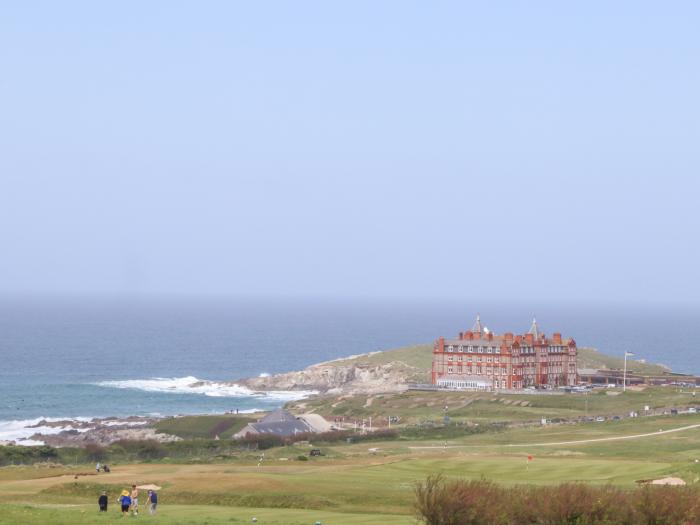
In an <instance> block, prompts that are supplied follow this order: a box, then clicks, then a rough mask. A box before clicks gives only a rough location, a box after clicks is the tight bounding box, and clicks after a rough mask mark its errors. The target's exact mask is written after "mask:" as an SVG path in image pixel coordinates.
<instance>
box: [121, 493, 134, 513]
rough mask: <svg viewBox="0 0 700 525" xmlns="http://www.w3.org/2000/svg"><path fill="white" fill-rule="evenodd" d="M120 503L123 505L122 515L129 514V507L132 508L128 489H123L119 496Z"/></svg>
mask: <svg viewBox="0 0 700 525" xmlns="http://www.w3.org/2000/svg"><path fill="white" fill-rule="evenodd" d="M119 503H120V504H121V506H122V515H123V516H128V515H129V508H131V496H129V491H128V490H126V489H125V490H122V495H121V496H120V497H119Z"/></svg>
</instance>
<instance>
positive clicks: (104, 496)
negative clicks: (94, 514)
mask: <svg viewBox="0 0 700 525" xmlns="http://www.w3.org/2000/svg"><path fill="white" fill-rule="evenodd" d="M97 504H98V505H99V506H100V512H107V492H105V491H104V490H103V491H102V495H101V496H100V498H99V499H98V500H97Z"/></svg>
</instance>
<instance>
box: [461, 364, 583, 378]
mask: <svg viewBox="0 0 700 525" xmlns="http://www.w3.org/2000/svg"><path fill="white" fill-rule="evenodd" d="M447 373H448V374H452V373H457V374H476V375H478V376H480V375H482V374H483V375H487V376H490V375H496V376H498V375H500V376H506V375H508V369H506V368H501V367H498V366H494V367H491V366H487V367H482V366H471V365H465V366H464V367H462V366H461V365H458V366H457V367H454V366H448V367H447ZM536 373H537V370H536V369H535V368H534V367H526V368H523V369H522V370H513V375H514V376H517V375H520V374H522V375H535V374H536ZM563 373H564V369H563V368H562V367H560V366H559V367H557V366H552V367H549V368H542V369H541V370H540V374H550V375H552V374H563ZM575 373H576V369H575V368H569V374H575Z"/></svg>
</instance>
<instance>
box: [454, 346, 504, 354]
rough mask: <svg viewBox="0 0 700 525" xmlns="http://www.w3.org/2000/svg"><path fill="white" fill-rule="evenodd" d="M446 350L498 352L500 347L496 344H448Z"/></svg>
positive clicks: (481, 352) (483, 352) (478, 352)
mask: <svg viewBox="0 0 700 525" xmlns="http://www.w3.org/2000/svg"><path fill="white" fill-rule="evenodd" d="M447 351H448V352H471V353H477V354H500V353H501V349H500V348H499V347H497V346H462V345H458V346H455V345H449V346H448V347H447Z"/></svg>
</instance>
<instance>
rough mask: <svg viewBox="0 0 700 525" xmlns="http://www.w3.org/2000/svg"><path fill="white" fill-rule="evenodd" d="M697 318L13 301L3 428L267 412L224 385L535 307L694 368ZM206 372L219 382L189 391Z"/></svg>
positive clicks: (504, 325)
mask: <svg viewBox="0 0 700 525" xmlns="http://www.w3.org/2000/svg"><path fill="white" fill-rule="evenodd" d="M698 312H699V310H698V308H697V307H686V308H684V307H680V306H678V307H660V308H658V309H651V308H644V307H639V306H634V305H629V306H625V307H622V306H611V305H607V306H595V305H580V306H576V305H571V304H564V305H562V304H538V305H525V304H493V303H484V302H478V301H469V300H464V301H418V300H416V301H406V300H404V301H376V300H366V301H363V300H346V301H342V300H339V301H323V300H308V299H306V300H293V299H284V300H272V299H268V300H242V299H241V300H224V299H189V300H186V299H178V300H165V299H162V300H157V299H141V300H135V299H134V300H107V299H101V300H98V299H89V300H88V299H84V300H80V299H72V300H59V299H52V300H38V299H32V300H29V299H24V300H5V301H4V302H2V303H0V353H1V355H2V356H3V366H2V367H1V368H0V422H5V424H7V423H6V422H8V421H25V420H32V419H35V418H40V417H79V416H82V417H93V416H128V415H139V414H154V413H157V414H163V415H166V414H177V413H205V412H223V411H226V410H233V409H236V408H238V409H240V410H251V409H264V408H269V407H271V406H277V405H279V404H280V403H282V402H283V401H284V400H285V399H287V397H286V396H284V395H283V394H278V395H271V396H256V395H252V393H250V392H245V391H241V390H239V389H236V388H231V387H228V386H226V385H221V384H219V383H216V382H217V381H222V380H232V379H236V378H241V377H248V376H257V375H259V374H262V373H275V372H282V371H288V370H297V369H300V368H303V367H306V366H308V365H310V364H313V363H316V362H319V361H324V360H328V359H334V358H337V357H342V356H347V355H351V354H359V353H364V352H370V351H375V350H384V349H389V348H394V347H399V346H404V345H410V344H415V343H428V342H432V341H433V340H434V339H435V338H437V337H438V336H439V335H444V336H452V335H455V334H456V333H457V332H459V331H460V330H464V329H467V328H469V327H470V326H471V324H472V323H473V320H474V317H475V316H476V314H477V313H479V314H480V315H481V319H482V321H483V323H484V324H485V325H486V326H488V328H489V329H491V330H493V331H495V332H497V333H500V332H504V331H512V332H515V333H524V332H525V331H527V329H528V327H529V325H530V322H531V320H532V317H533V315H536V317H537V320H538V323H539V325H540V327H541V328H542V329H543V330H544V331H545V332H547V333H549V334H551V333H552V332H554V331H558V332H561V333H562V335H563V336H564V337H569V336H572V337H574V338H575V339H576V341H577V343H578V345H579V346H580V347H586V346H591V347H595V348H598V349H599V350H600V351H602V352H604V353H607V354H610V355H617V356H622V355H623V352H624V351H625V350H627V351H632V352H634V353H635V355H636V357H635V358H637V359H639V358H642V359H646V360H647V361H649V362H657V363H663V364H665V365H668V366H670V367H672V368H673V370H674V371H678V372H689V373H700V357H699V356H698V353H697V351H696V345H697V342H696V339H695V337H694V336H695V335H696V333H697V326H698V319H699V318H700V316H699V315H698ZM198 379H199V380H211V381H214V382H215V383H213V384H212V385H211V386H210V387H207V388H201V389H197V390H195V391H192V393H187V392H190V391H191V389H189V388H188V384H190V383H191V382H193V381H195V380H198ZM7 437H8V435H5V438H7ZM1 439H4V438H3V427H2V424H0V440H1Z"/></svg>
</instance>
